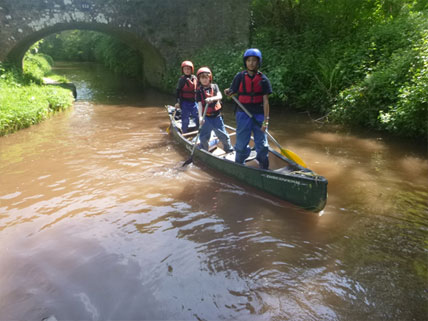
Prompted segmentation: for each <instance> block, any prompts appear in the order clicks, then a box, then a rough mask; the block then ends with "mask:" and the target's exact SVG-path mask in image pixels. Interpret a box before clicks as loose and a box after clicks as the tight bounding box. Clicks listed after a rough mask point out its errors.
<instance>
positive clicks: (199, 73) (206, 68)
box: [196, 67, 213, 81]
mask: <svg viewBox="0 0 428 321" xmlns="http://www.w3.org/2000/svg"><path fill="white" fill-rule="evenodd" d="M204 73H207V74H208V77H210V81H212V80H213V74H212V72H211V70H210V68H208V67H201V68H199V69H198V72H197V73H196V77H198V80H199V76H200V75H201V74H204Z"/></svg>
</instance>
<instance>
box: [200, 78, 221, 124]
mask: <svg viewBox="0 0 428 321" xmlns="http://www.w3.org/2000/svg"><path fill="white" fill-rule="evenodd" d="M213 87H214V86H213V85H210V88H208V89H207V88H204V87H203V86H201V88H200V90H201V103H202V113H203V112H204V110H205V104H206V102H205V99H207V98H208V97H214V96H216V95H217V92H214V88H213ZM220 109H221V103H220V101H218V100H217V101H213V102H211V103H209V104H208V110H207V116H212V115H217V114H218V112H219V110H220Z"/></svg>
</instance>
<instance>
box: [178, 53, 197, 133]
mask: <svg viewBox="0 0 428 321" xmlns="http://www.w3.org/2000/svg"><path fill="white" fill-rule="evenodd" d="M181 72H182V73H183V75H182V76H181V77H180V78H179V79H178V83H177V93H176V97H177V103H176V104H175V108H181V131H182V132H183V133H186V132H187V130H188V127H189V120H190V117H193V118H194V119H195V123H196V128H199V117H198V105H197V104H196V101H195V94H196V89H197V86H198V80H197V78H196V76H195V75H194V74H193V72H194V67H193V63H192V62H191V61H188V60H186V61H183V62H182V63H181Z"/></svg>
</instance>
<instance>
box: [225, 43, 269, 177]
mask: <svg viewBox="0 0 428 321" xmlns="http://www.w3.org/2000/svg"><path fill="white" fill-rule="evenodd" d="M243 60H244V67H245V70H244V71H241V72H239V73H238V74H237V75H236V76H235V78H234V79H233V81H232V84H231V86H230V88H228V89H225V91H224V93H225V94H226V95H228V96H231V95H234V94H238V100H239V102H240V103H241V104H242V105H243V106H244V107H245V108H246V109H247V110H248V111H249V112H250V113H251V115H252V116H253V118H254V119H255V120H256V121H254V120H253V119H252V118H250V117H249V116H248V115H247V114H246V113H245V112H244V111H243V110H241V109H240V108H238V110H237V112H236V144H235V150H236V158H235V162H237V163H241V164H243V163H244V162H245V159H246V158H247V157H248V155H250V152H251V149H250V147H249V146H248V143H249V142H250V139H251V134H253V136H254V143H255V147H256V151H257V158H256V159H257V160H258V162H259V166H260V168H263V169H268V168H269V158H268V152H269V145H268V140H267V135H266V130H267V128H268V125H269V95H270V94H271V93H272V86H271V83H270V81H269V79H268V78H267V77H266V76H265V75H264V74H262V73H261V72H260V71H259V68H260V66H261V64H262V53H261V52H260V50H259V49H256V48H251V49H248V50H246V51H245V53H244V56H243ZM260 125H261V126H260Z"/></svg>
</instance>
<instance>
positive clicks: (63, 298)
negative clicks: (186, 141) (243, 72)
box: [0, 64, 428, 321]
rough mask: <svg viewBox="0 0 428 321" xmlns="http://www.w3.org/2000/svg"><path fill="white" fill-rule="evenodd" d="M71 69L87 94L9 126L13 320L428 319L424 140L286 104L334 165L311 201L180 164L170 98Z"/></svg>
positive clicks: (1, 279) (279, 129)
mask: <svg viewBox="0 0 428 321" xmlns="http://www.w3.org/2000/svg"><path fill="white" fill-rule="evenodd" d="M58 72H59V73H62V74H67V76H68V77H69V78H72V79H73V80H74V81H75V83H76V84H77V85H78V94H79V100H78V101H77V102H76V103H75V105H74V108H72V109H71V110H69V111H67V112H64V113H59V114H57V115H55V116H53V117H52V118H51V119H49V120H48V121H46V122H44V123H43V124H40V125H37V126H33V127H32V128H29V129H26V130H22V131H20V132H18V133H15V134H13V135H9V136H6V137H0V153H1V154H0V243H1V247H0V258H1V260H0V320H42V319H43V318H45V317H48V316H50V315H54V316H55V317H56V318H57V319H58V320H304V321H308V320H356V321H357V320H358V321H360V320H425V319H426V316H427V313H428V310H427V306H426V302H427V299H428V292H427V288H428V272H427V261H428V259H427V235H428V233H427V232H428V204H427V200H428V159H427V155H426V150H425V149H424V146H422V147H420V146H418V145H417V144H411V143H410V142H408V141H404V142H400V141H396V140H395V141H394V140H393V139H391V140H389V139H388V138H387V137H383V138H382V137H381V136H376V135H373V134H372V135H370V134H366V133H350V132H344V131H341V130H339V129H335V128H326V127H317V125H315V124H314V123H312V122H311V121H310V120H309V118H308V117H307V116H306V115H302V114H289V113H285V112H283V113H280V112H276V113H273V117H271V118H272V121H271V123H272V129H271V132H272V133H273V135H274V136H275V137H276V138H277V139H278V141H279V142H280V143H281V144H282V145H283V146H286V147H287V148H289V149H291V150H293V151H294V152H296V153H298V154H299V156H301V157H302V158H303V159H304V160H305V161H306V163H308V165H309V167H310V168H312V169H314V170H315V171H316V172H318V173H320V174H322V175H324V176H325V177H327V178H328V179H329V199H328V203H327V206H326V208H325V210H324V211H323V212H321V213H320V214H314V213H309V212H305V211H303V210H300V209H297V208H295V207H294V206H291V205H289V204H287V203H285V202H282V201H278V200H276V199H274V198H271V197H269V196H266V195H264V194H262V193H260V192H258V191H255V190H253V189H250V188H247V187H246V186H243V185H240V184H239V183H237V182H236V181H234V180H231V179H228V178H227V177H224V176H221V175H218V174H217V173H215V172H213V171H211V170H208V169H206V168H204V167H201V166H198V165H191V166H189V167H187V168H182V167H181V164H182V163H183V161H184V160H186V159H187V157H188V155H187V154H186V153H185V152H184V151H182V150H181V149H180V147H179V146H178V145H176V144H175V143H174V141H173V140H172V137H170V136H168V135H167V134H166V131H165V129H166V128H167V126H168V121H167V117H166V113H165V111H164V109H163V107H162V106H163V105H164V104H166V103H171V102H172V101H173V98H172V97H170V96H165V95H161V94H159V93H157V92H154V91H147V92H145V93H139V90H138V88H137V87H136V86H135V85H133V84H132V83H128V82H126V81H124V80H118V79H116V78H115V77H114V76H112V75H110V74H109V73H107V72H106V71H105V70H103V69H102V68H100V67H97V66H94V65H86V64H80V65H71V64H69V65H65V66H63V67H62V68H61V69H59V70H58ZM226 118H227V119H230V120H231V119H232V118H233V116H232V113H231V112H228V113H227V115H226Z"/></svg>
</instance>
